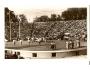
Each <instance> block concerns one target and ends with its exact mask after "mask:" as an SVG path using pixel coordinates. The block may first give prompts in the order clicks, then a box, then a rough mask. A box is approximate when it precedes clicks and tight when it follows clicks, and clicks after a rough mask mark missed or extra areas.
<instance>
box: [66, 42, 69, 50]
mask: <svg viewBox="0 0 90 70" xmlns="http://www.w3.org/2000/svg"><path fill="white" fill-rule="evenodd" d="M66 48H67V49H69V42H68V41H66Z"/></svg>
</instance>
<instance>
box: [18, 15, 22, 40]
mask: <svg viewBox="0 0 90 70" xmlns="http://www.w3.org/2000/svg"><path fill="white" fill-rule="evenodd" d="M18 18H19V39H20V36H21V34H20V30H21V29H20V21H21V20H20V17H19V16H18Z"/></svg>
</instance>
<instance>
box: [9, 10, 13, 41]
mask: <svg viewBox="0 0 90 70" xmlns="http://www.w3.org/2000/svg"><path fill="white" fill-rule="evenodd" d="M10 15H11V14H10V10H9V23H10V41H11V40H12V37H11V20H10V19H11V17H10Z"/></svg>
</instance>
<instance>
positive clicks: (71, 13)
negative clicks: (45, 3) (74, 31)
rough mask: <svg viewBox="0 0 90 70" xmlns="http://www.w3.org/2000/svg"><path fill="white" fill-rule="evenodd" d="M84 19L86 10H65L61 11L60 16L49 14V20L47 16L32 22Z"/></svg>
mask: <svg viewBox="0 0 90 70" xmlns="http://www.w3.org/2000/svg"><path fill="white" fill-rule="evenodd" d="M86 18H87V8H68V9H67V10H65V11H63V12H62V14H61V15H59V14H58V15H57V14H51V17H50V18H49V17H48V16H47V15H43V16H40V17H36V19H35V20H34V22H47V21H62V20H82V19H86Z"/></svg>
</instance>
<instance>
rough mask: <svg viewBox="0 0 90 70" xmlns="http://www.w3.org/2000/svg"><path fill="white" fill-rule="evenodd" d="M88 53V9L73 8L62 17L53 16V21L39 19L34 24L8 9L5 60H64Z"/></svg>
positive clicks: (63, 13)
mask: <svg viewBox="0 0 90 70" xmlns="http://www.w3.org/2000/svg"><path fill="white" fill-rule="evenodd" d="M7 13H9V15H7ZM71 13H72V14H71ZM11 23H12V24H11ZM86 54H87V9H86V8H69V9H67V10H66V11H64V12H62V16H59V15H58V16H57V15H56V14H51V18H49V17H47V16H45V15H44V16H41V17H36V18H35V20H34V22H32V23H29V22H28V21H27V20H26V17H25V15H20V16H19V18H18V17H17V16H16V15H15V14H14V13H12V12H11V11H10V10H9V9H8V8H5V59H28V58H29V59H33V58H64V57H71V56H80V55H86Z"/></svg>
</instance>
